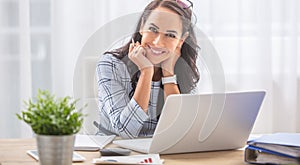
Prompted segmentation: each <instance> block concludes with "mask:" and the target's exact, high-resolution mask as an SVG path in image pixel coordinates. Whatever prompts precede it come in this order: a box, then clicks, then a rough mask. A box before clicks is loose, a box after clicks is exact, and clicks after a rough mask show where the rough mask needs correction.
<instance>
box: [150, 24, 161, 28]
mask: <svg viewBox="0 0 300 165" xmlns="http://www.w3.org/2000/svg"><path fill="white" fill-rule="evenodd" d="M150 25H152V26H154V27H155V28H156V29H159V27H158V26H157V25H155V24H154V23H150Z"/></svg>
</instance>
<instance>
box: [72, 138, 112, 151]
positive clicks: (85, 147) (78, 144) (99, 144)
mask: <svg viewBox="0 0 300 165" xmlns="http://www.w3.org/2000/svg"><path fill="white" fill-rule="evenodd" d="M115 137H116V136H115V135H109V136H97V135H81V134H78V135H76V138H75V144H74V150H76V151H98V150H100V149H102V148H104V147H105V146H106V145H107V144H109V143H111V142H112V141H113V140H114V138H115Z"/></svg>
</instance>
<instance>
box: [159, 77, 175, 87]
mask: <svg viewBox="0 0 300 165" xmlns="http://www.w3.org/2000/svg"><path fill="white" fill-rule="evenodd" d="M161 83H162V84H163V85H164V84H177V78H176V75H173V76H170V77H162V78H161Z"/></svg>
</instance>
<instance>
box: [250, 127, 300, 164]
mask: <svg viewBox="0 0 300 165" xmlns="http://www.w3.org/2000/svg"><path fill="white" fill-rule="evenodd" d="M247 144H248V146H247V147H246V149H245V161H246V162H248V163H257V164H266V163H274V164H291V163H292V164H300V133H275V134H269V135H264V136H262V137H260V138H257V139H253V140H250V141H248V142H247Z"/></svg>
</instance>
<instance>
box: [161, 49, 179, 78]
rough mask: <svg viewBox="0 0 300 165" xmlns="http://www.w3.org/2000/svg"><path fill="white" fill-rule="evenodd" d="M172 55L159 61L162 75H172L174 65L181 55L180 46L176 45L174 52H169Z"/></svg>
mask: <svg viewBox="0 0 300 165" xmlns="http://www.w3.org/2000/svg"><path fill="white" fill-rule="evenodd" d="M170 53H172V55H171V56H170V57H169V58H168V59H166V60H165V61H163V62H162V63H161V68H162V73H163V77H167V76H172V75H174V67H175V64H176V62H177V60H178V59H179V57H180V56H181V47H176V49H175V51H174V52H170Z"/></svg>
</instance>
